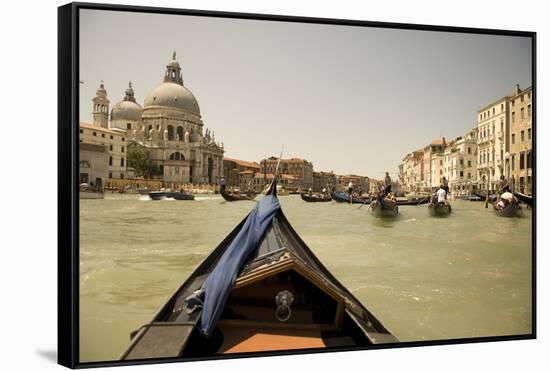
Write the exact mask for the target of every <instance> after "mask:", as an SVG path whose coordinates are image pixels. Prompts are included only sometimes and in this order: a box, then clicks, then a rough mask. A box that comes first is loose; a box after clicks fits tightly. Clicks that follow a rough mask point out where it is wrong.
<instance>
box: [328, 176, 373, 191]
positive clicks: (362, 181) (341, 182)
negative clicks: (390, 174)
mask: <svg viewBox="0 0 550 371" xmlns="http://www.w3.org/2000/svg"><path fill="white" fill-rule="evenodd" d="M336 179H337V182H338V189H339V190H347V189H348V185H349V182H352V183H353V188H354V190H355V191H359V190H361V192H376V191H377V190H378V188H376V189H375V190H373V189H371V188H370V181H369V177H366V176H361V175H354V174H348V175H337V176H336ZM377 184H378V182H377Z"/></svg>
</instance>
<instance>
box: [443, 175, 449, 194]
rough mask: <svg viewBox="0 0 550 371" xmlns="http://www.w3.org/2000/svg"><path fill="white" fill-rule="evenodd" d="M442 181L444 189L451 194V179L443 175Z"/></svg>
mask: <svg viewBox="0 0 550 371" xmlns="http://www.w3.org/2000/svg"><path fill="white" fill-rule="evenodd" d="M442 183H443V189H444V190H445V192H447V194H449V181H448V180H447V178H445V177H443V179H442Z"/></svg>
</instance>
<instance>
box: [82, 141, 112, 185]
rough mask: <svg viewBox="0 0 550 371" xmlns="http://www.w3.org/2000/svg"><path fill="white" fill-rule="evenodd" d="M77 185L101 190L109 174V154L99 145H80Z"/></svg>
mask: <svg viewBox="0 0 550 371" xmlns="http://www.w3.org/2000/svg"><path fill="white" fill-rule="evenodd" d="M79 159H80V163H79V176H78V183H79V184H83V183H86V184H88V185H90V186H91V187H94V188H97V189H101V188H103V186H104V185H105V182H106V180H107V176H108V173H109V153H108V152H107V147H105V146H103V145H101V144H92V143H84V142H81V143H80V147H79Z"/></svg>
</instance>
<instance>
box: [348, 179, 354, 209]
mask: <svg viewBox="0 0 550 371" xmlns="http://www.w3.org/2000/svg"><path fill="white" fill-rule="evenodd" d="M348 195H349V203H350V204H351V203H352V197H353V196H352V195H353V182H352V181H351V180H350V181H349V184H348Z"/></svg>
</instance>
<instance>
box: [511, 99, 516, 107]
mask: <svg viewBox="0 0 550 371" xmlns="http://www.w3.org/2000/svg"><path fill="white" fill-rule="evenodd" d="M515 103H516V100H515V99H512V107H514V104H515Z"/></svg>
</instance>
